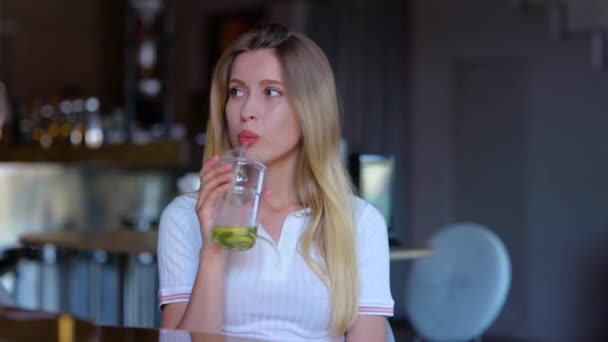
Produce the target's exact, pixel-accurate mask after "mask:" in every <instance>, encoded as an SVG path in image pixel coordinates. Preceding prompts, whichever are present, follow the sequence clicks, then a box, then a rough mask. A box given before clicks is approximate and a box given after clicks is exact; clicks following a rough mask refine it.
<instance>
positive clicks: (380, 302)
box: [158, 195, 394, 342]
mask: <svg viewBox="0 0 608 342" xmlns="http://www.w3.org/2000/svg"><path fill="white" fill-rule="evenodd" d="M353 201H354V205H355V213H356V232H357V238H356V241H357V253H358V258H359V273H360V301H359V314H360V315H382V316H392V315H393V306H394V301H393V299H392V296H391V292H390V283H389V248H388V237H387V229H386V223H385V222H384V218H383V217H382V215H381V214H380V212H379V211H378V210H377V209H376V208H375V207H373V206H372V205H371V204H369V203H367V202H365V201H363V200H362V199H360V198H358V197H353ZM195 205H196V195H182V196H180V197H178V198H176V199H175V200H173V201H172V202H171V203H170V204H169V205H168V206H167V207H166V208H165V210H164V211H163V214H162V216H161V220H160V227H159V239H158V268H159V276H160V291H159V298H160V305H161V306H162V305H164V304H168V303H175V302H186V301H188V300H189V299H190V293H191V292H192V286H193V284H194V279H195V277H196V273H197V269H198V258H199V251H200V248H201V246H202V243H203V242H202V239H201V233H200V227H199V222H198V218H197V216H196V213H195V211H194V207H195ZM309 212H310V210H309V209H303V210H300V211H297V212H293V213H291V214H290V215H288V216H287V218H286V220H285V222H284V223H283V228H282V231H281V236H280V238H279V242H278V244H275V243H274V241H273V240H272V238H271V237H270V235H268V233H267V232H266V231H265V230H264V228H263V227H261V226H260V227H258V239H257V241H256V244H255V245H254V247H253V248H251V249H249V250H246V251H240V252H232V253H230V256H229V261H228V267H227V270H226V280H225V307H224V327H223V329H224V332H225V333H226V334H227V335H235V336H239V337H247V338H258V339H264V340H267V341H315V342H317V341H318V342H321V341H332V338H331V331H330V325H329V321H330V307H329V305H330V299H329V296H328V291H327V288H326V287H325V285H324V284H323V282H322V281H321V280H320V279H319V278H318V277H317V276H316V275H315V274H314V273H313V271H312V270H311V269H310V268H309V267H308V266H307V265H306V263H305V261H304V258H303V257H302V255H301V254H300V253H299V250H300V249H299V239H300V236H301V235H302V233H303V232H304V229H306V226H307V223H308V221H309V218H310V215H309ZM313 252H314V251H313ZM313 257H314V254H313ZM339 340H343V338H341V339H339Z"/></svg>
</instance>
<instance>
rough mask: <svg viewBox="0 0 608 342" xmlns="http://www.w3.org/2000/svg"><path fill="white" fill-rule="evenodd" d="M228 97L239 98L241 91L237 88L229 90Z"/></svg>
mask: <svg viewBox="0 0 608 342" xmlns="http://www.w3.org/2000/svg"><path fill="white" fill-rule="evenodd" d="M229 93H230V96H241V95H243V91H242V90H241V89H239V88H230V90H229Z"/></svg>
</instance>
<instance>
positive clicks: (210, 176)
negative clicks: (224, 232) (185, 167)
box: [196, 156, 233, 252]
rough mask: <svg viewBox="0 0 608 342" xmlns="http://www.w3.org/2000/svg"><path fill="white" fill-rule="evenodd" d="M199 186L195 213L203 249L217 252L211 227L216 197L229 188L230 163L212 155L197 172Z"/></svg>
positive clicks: (217, 248) (230, 177)
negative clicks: (222, 162)
mask: <svg viewBox="0 0 608 342" xmlns="http://www.w3.org/2000/svg"><path fill="white" fill-rule="evenodd" d="M199 177H200V180H201V188H200V189H199V191H198V201H197V202H196V214H197V216H198V221H199V223H200V226H201V234H202V237H203V250H207V251H215V252H218V251H219V250H220V249H221V247H219V246H217V245H216V244H215V243H213V237H212V233H211V229H212V226H213V217H214V214H215V209H216V204H217V201H218V199H220V198H221V196H222V195H223V194H224V193H226V192H227V191H228V190H229V189H230V181H231V180H232V177H233V174H232V165H231V164H220V163H219V157H218V156H213V157H212V158H211V159H209V160H208V161H207V162H206V163H205V164H204V165H203V167H202V168H201V171H200V172H199Z"/></svg>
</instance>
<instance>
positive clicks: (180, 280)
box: [159, 24, 393, 342]
mask: <svg viewBox="0 0 608 342" xmlns="http://www.w3.org/2000/svg"><path fill="white" fill-rule="evenodd" d="M210 113H211V114H210V119H209V125H208V128H207V134H208V138H207V144H206V146H205V155H204V158H203V159H204V163H203V167H202V169H201V171H200V179H201V189H200V190H199V192H198V194H197V195H196V196H195V197H192V196H190V197H189V196H181V197H178V198H177V199H175V200H174V201H173V202H172V203H171V204H170V205H169V206H168V207H167V208H166V209H165V210H164V212H163V215H162V217H161V223H160V235H159V272H160V294H159V295H160V303H161V306H162V327H165V328H177V329H184V330H192V331H208V332H216V333H219V332H222V333H225V334H228V335H237V336H245V337H251V338H260V339H265V340H277V341H299V340H304V341H335V340H344V339H346V340H347V341H348V342H352V341H384V338H385V337H384V336H385V335H384V334H385V330H386V323H385V318H384V316H391V315H392V312H393V300H392V297H391V294H390V287H389V274H388V273H389V254H388V239H387V231H386V224H385V222H384V220H383V218H382V216H381V214H380V213H379V212H378V211H377V210H376V209H375V208H374V207H373V206H371V205H370V204H368V203H366V202H364V201H363V200H361V199H359V198H357V197H355V196H353V194H352V191H351V185H350V182H349V178H348V176H347V173H346V172H345V169H344V167H343V164H342V162H341V159H340V154H339V140H340V117H339V116H340V115H339V112H338V106H337V100H336V91H335V83H334V78H333V73H332V70H331V67H330V65H329V62H328V61H327V58H326V57H325V55H324V54H323V52H322V51H321V50H320V49H319V47H318V46H317V45H316V44H315V43H313V42H312V41H311V40H310V39H308V38H306V37H305V36H303V35H301V34H298V33H293V32H289V31H288V30H287V29H286V28H284V27H283V26H280V25H277V24H273V25H266V26H260V27H258V28H257V29H255V30H253V31H251V32H248V33H246V34H244V35H243V36H241V37H240V38H239V39H238V40H237V41H236V42H235V43H234V44H233V45H232V46H231V47H229V48H228V49H227V50H226V51H225V52H224V53H223V55H222V56H221V58H220V60H219V61H218V64H217V66H216V69H215V72H214V75H213V79H212V89H211V105H210ZM244 144H247V145H248V148H249V151H251V152H253V153H255V155H256V156H257V157H258V159H260V161H262V162H263V163H264V164H265V165H266V166H268V169H269V172H270V174H271V177H270V179H269V182H268V185H267V186H268V188H269V189H270V191H272V194H271V195H269V194H268V193H266V194H265V195H266V196H265V198H264V201H263V203H262V204H261V208H260V225H259V236H258V239H257V242H256V244H255V245H254V247H253V248H252V249H250V250H247V251H243V252H228V251H226V250H224V249H221V248H220V247H219V246H217V245H216V244H214V243H213V242H212V238H211V224H212V220H213V213H214V208H215V206H214V203H215V202H216V200H217V199H218V198H220V196H222V194H224V193H225V192H226V191H227V189H228V187H229V182H230V180H231V178H232V173H231V170H230V166H225V165H220V163H218V155H219V154H222V153H223V152H225V151H227V150H229V149H232V148H236V147H239V146H242V145H244ZM268 195H269V196H268Z"/></svg>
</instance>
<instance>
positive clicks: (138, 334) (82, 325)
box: [0, 306, 261, 342]
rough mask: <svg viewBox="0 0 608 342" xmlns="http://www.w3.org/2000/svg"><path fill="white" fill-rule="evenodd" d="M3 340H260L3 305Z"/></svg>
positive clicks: (0, 322) (0, 324)
mask: <svg viewBox="0 0 608 342" xmlns="http://www.w3.org/2000/svg"><path fill="white" fill-rule="evenodd" d="M0 340H1V341H6V340H7V341H59V342H73V341H95V342H97V341H99V342H106V341H108V342H109V341H112V342H121V341H124V342H127V341H129V342H131V341H138V342H140V341H141V342H151V341H154V342H255V341H257V342H260V341H261V340H253V339H245V338H238V337H232V336H223V335H219V334H208V333H195V332H187V331H181V330H171V329H149V328H128V327H117V326H102V325H94V324H92V323H91V322H88V321H84V320H80V319H76V318H74V317H73V316H70V315H67V314H62V313H51V312H45V311H33V310H24V309H18V308H11V307H2V306H0Z"/></svg>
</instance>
